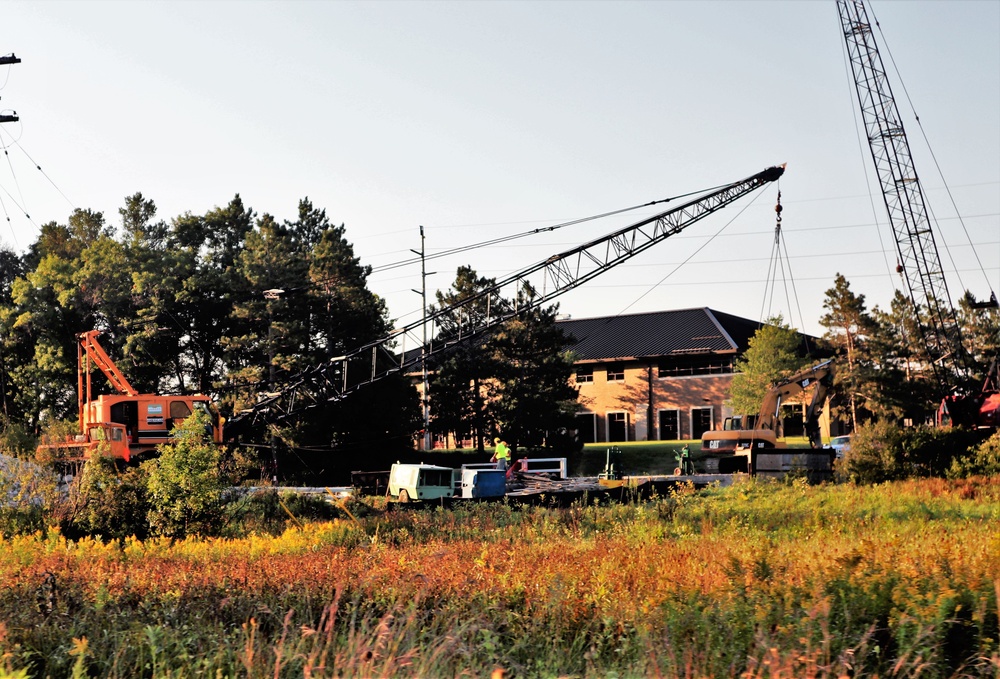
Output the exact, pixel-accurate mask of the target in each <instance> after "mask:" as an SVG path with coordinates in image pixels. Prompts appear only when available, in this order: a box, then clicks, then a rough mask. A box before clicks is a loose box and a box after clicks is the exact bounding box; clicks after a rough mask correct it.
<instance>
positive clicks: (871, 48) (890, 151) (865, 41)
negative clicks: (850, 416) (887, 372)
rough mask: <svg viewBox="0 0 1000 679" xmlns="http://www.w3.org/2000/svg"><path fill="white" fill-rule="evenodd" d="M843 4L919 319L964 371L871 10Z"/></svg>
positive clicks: (937, 355)
mask: <svg viewBox="0 0 1000 679" xmlns="http://www.w3.org/2000/svg"><path fill="white" fill-rule="evenodd" d="M837 6H838V8H839V9H840V19H841V24H842V26H843V29H844V38H845V41H846V45H847V51H848V57H849V61H850V63H851V68H852V71H853V74H854V82H855V87H856V91H857V96H858V102H859V104H860V108H861V113H862V119H863V122H864V126H865V131H866V134H867V137H868V142H869V147H870V149H871V154H872V159H873V160H874V162H875V169H876V174H877V175H878V178H879V183H880V184H881V187H882V196H883V200H884V202H885V206H886V210H887V212H888V217H889V223H890V225H891V227H892V231H893V236H894V239H895V241H896V252H897V255H898V257H899V268H900V270H901V273H902V274H903V280H904V283H905V285H906V288H907V293H908V294H909V297H910V299H911V300H912V302H913V304H914V306H915V310H914V312H915V314H917V315H918V317H919V316H920V315H922V313H926V314H927V315H928V320H927V322H921V323H920V324H919V325H920V327H921V333H922V336H923V337H922V339H923V343H924V345H925V347H926V349H927V352H928V355H929V356H930V358H931V361H932V363H933V365H934V369H935V371H939V370H941V369H942V366H940V364H939V362H940V361H941V360H943V359H946V360H948V361H949V363H951V364H952V365H953V366H954V369H955V370H956V372H958V373H959V374H964V373H965V372H966V369H965V366H964V365H963V357H962V356H961V340H960V338H959V336H958V327H957V324H956V321H955V318H954V312H953V311H952V307H951V297H950V295H949V293H948V286H947V282H946V280H945V276H944V271H943V269H942V266H941V258H940V255H939V253H938V249H937V243H936V242H935V240H934V234H933V232H932V231H931V228H930V220H929V218H928V213H927V205H926V201H925V200H924V195H923V190H922V188H921V186H920V182H919V180H918V178H917V174H916V170H915V168H914V164H913V156H912V154H911V153H910V146H909V142H908V141H907V138H906V133H905V131H904V129H903V124H902V122H901V120H900V116H899V110H898V108H897V107H896V103H895V100H894V99H893V96H892V90H891V88H890V85H889V81H888V77H887V75H886V71H885V67H884V65H883V63H882V58H881V56H880V54H879V51H878V46H877V45H876V44H875V38H874V35H873V34H872V30H871V24H870V22H869V20H868V14H867V10H866V9H865V7H864V3H863V2H861V1H860V0H840V1H839V2H838V3H837ZM953 352H954V353H953ZM956 354H957V355H956Z"/></svg>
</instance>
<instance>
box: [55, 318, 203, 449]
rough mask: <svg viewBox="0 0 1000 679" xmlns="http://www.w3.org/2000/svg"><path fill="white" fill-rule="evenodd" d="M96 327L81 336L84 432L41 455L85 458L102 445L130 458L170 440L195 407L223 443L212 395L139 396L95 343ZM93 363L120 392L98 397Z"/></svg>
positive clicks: (79, 369) (79, 385) (80, 387)
mask: <svg viewBox="0 0 1000 679" xmlns="http://www.w3.org/2000/svg"><path fill="white" fill-rule="evenodd" d="M98 334H100V333H98V332H97V331H96V330H91V331H89V332H85V333H82V334H80V335H78V336H77V339H78V340H79V343H78V346H77V397H78V399H79V409H80V433H79V434H77V435H75V436H72V437H69V438H68V439H67V440H64V441H57V442H48V441H43V443H42V445H40V446H39V447H38V452H39V453H40V454H43V455H44V454H49V455H53V454H54V455H55V456H57V457H60V458H64V459H86V458H88V457H90V455H91V453H92V452H94V451H95V450H97V448H98V447H101V446H104V447H106V448H107V452H108V454H110V455H111V456H112V457H115V458H121V459H123V460H125V461H126V462H128V461H129V460H130V459H131V458H132V456H133V455H139V454H141V453H145V452H148V451H151V450H153V449H154V448H155V447H156V446H157V445H159V444H161V443H165V442H167V441H169V440H170V437H171V435H172V430H173V428H174V427H176V426H177V425H179V424H180V423H181V422H183V421H184V419H185V418H187V417H188V416H189V415H191V413H192V412H194V411H195V410H201V411H204V412H206V413H208V415H209V416H210V418H211V422H212V425H211V426H212V439H213V440H214V441H215V442H216V443H221V442H222V427H221V425H220V424H219V418H218V416H217V415H216V414H215V412H214V410H213V409H212V407H211V400H210V399H209V397H208V396H204V395H202V394H195V395H193V396H162V395H159V394H140V393H139V392H137V391H136V390H135V388H134V387H133V386H132V385H131V384H129V381H128V380H127V379H126V378H125V376H124V375H123V374H122V372H121V371H120V370H119V369H118V366H116V365H115V363H114V361H112V360H111V358H110V357H109V356H108V354H107V352H105V351H104V348H103V347H101V345H100V344H99V343H98V341H97V336H98ZM91 362H93V365H96V366H97V367H98V368H100V369H101V372H103V373H104V375H105V376H106V377H107V378H108V381H109V382H110V383H111V385H112V386H113V387H114V388H115V390H116V391H117V392H118V393H116V394H101V395H98V396H97V397H96V398H95V397H93V395H92V389H91V380H90V377H91V374H90V373H91V369H92V368H91Z"/></svg>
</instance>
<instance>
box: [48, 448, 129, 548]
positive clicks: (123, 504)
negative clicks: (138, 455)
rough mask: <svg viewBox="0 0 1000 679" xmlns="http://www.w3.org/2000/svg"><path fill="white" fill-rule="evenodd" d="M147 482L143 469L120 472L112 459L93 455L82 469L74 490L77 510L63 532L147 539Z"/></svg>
mask: <svg viewBox="0 0 1000 679" xmlns="http://www.w3.org/2000/svg"><path fill="white" fill-rule="evenodd" d="M148 482H149V479H148V473H147V470H146V469H144V468H141V467H126V468H125V469H124V470H123V471H119V469H118V467H117V465H116V463H115V460H114V459H112V458H111V457H109V456H107V455H100V454H98V455H94V456H93V457H91V459H90V460H88V461H87V463H86V464H85V465H84V466H83V470H82V472H81V474H80V478H79V481H78V484H77V487H76V499H77V507H78V509H77V511H76V512H75V514H74V515H73V516H72V517H71V520H70V521H69V525H67V526H65V527H64V533H66V534H67V535H73V534H74V533H76V534H84V535H93V536H98V537H102V538H105V539H121V538H126V537H129V536H135V537H137V538H145V537H147V536H148V535H149V523H148V522H147V514H148V513H149V492H148V487H147V486H148Z"/></svg>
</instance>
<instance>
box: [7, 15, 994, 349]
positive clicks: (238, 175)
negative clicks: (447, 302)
mask: <svg viewBox="0 0 1000 679" xmlns="http://www.w3.org/2000/svg"><path fill="white" fill-rule="evenodd" d="M868 6H869V11H870V13H872V14H874V16H875V18H876V19H877V20H878V22H879V24H880V26H881V31H880V32H878V33H876V40H877V41H878V42H879V46H880V49H881V50H882V57H883V60H885V61H886V62H887V63H888V62H889V59H890V57H891V60H892V63H894V64H895V68H896V69H898V73H899V75H898V76H897V75H896V73H893V75H892V87H893V91H894V94H895V98H896V101H897V104H898V105H899V108H900V110H901V112H902V115H903V121H904V126H905V127H906V130H907V134H908V137H909V140H910V145H911V148H912V153H913V157H914V163H915V166H916V169H917V172H918V174H919V176H920V178H921V182H922V184H923V187H924V190H925V193H926V195H927V198H928V203H929V205H930V208H931V211H932V213H933V215H934V216H935V218H936V222H935V225H934V228H935V239H936V241H937V242H938V246H939V248H940V250H941V255H940V256H941V258H942V261H943V265H944V269H945V271H946V274H947V280H948V285H949V289H950V291H951V294H952V296H953V298H954V299H955V301H957V297H958V296H959V295H960V294H961V292H962V291H963V290H965V289H968V290H971V291H972V292H973V294H974V295H976V296H977V297H978V298H981V299H982V298H987V297H988V296H989V294H990V292H991V290H992V291H997V294H1000V2H998V1H997V0H976V1H972V2H969V1H961V0H950V1H948V2H935V1H930V0H925V1H919V2H913V1H906V0H897V1H893V2H870V3H868ZM0 17H2V21H0V55H2V54H10V53H15V54H16V55H17V56H18V57H19V58H21V59H22V63H20V64H16V65H13V66H0V109H3V110H4V111H5V112H8V113H9V112H10V111H16V113H17V115H18V116H19V117H20V120H19V122H16V123H9V124H5V125H0V145H2V146H3V147H4V149H5V151H6V155H5V156H4V158H3V159H0V202H2V204H3V213H2V214H0V220H2V221H0V247H8V248H10V249H13V250H14V251H16V252H24V251H25V250H26V249H27V248H28V247H29V246H30V245H31V243H33V242H34V241H35V239H36V238H37V236H38V233H39V231H38V227H39V226H40V225H42V224H45V223H47V222H50V221H55V222H59V223H65V222H66V219H67V218H68V216H69V214H70V213H71V212H72V210H73V209H74V208H90V209H93V210H97V211H101V212H103V213H104V215H105V217H106V219H107V220H108V222H109V223H111V224H113V225H119V224H120V218H119V215H118V209H119V208H120V207H121V206H122V205H123V204H124V199H125V197H126V196H129V195H132V194H134V193H136V192H141V193H142V194H143V195H144V196H145V197H146V198H149V199H152V200H153V201H154V202H155V203H156V205H157V208H158V214H157V216H158V218H160V219H163V220H166V221H169V220H171V219H173V218H175V217H177V216H179V215H182V214H184V213H188V212H190V213H193V214H202V213H205V212H207V211H208V210H210V209H212V208H213V207H216V206H224V205H226V204H227V203H228V202H229V201H230V200H231V199H232V198H233V197H234V195H236V194H239V195H240V196H241V197H242V199H243V201H244V203H245V204H246V205H247V206H249V207H251V208H253V209H254V210H255V211H256V212H257V213H258V214H264V213H268V214H271V215H273V216H274V217H276V218H277V219H279V220H285V219H287V220H293V219H295V216H296V211H297V206H298V202H299V200H300V199H301V198H304V197H308V198H309V199H310V200H311V201H312V202H313V204H314V205H315V206H316V207H319V208H323V209H325V210H326V212H327V215H328V216H329V217H330V219H331V221H333V222H334V223H337V224H341V223H342V224H344V225H345V227H346V237H347V239H348V240H349V241H350V242H352V243H353V244H354V248H355V252H356V254H357V255H358V256H360V258H361V260H362V263H364V264H368V265H371V266H373V267H375V269H376V272H375V273H373V274H372V276H371V277H370V279H369V287H370V288H371V289H372V290H373V291H374V292H376V293H377V294H379V295H381V296H382V297H383V298H384V299H385V300H386V303H387V305H388V309H389V313H390V315H391V316H392V318H393V319H394V320H395V322H396V323H397V324H399V325H403V324H406V323H410V322H412V321H414V320H415V319H416V318H418V317H419V314H420V306H421V305H420V296H419V295H418V294H416V293H415V290H419V289H420V287H421V276H420V266H419V264H411V265H408V266H405V267H400V268H394V269H388V270H385V271H379V268H380V267H384V266H386V265H389V264H393V263H395V262H399V261H402V260H405V259H412V258H413V256H414V255H413V251H414V250H419V249H420V247H421V241H420V227H421V226H423V227H424V233H425V236H426V240H425V242H424V246H425V248H426V252H427V253H428V254H435V253H440V252H443V251H448V250H452V249H454V248H458V247H462V246H466V245H474V244H478V243H481V242H483V241H486V240H491V239H494V238H497V237H502V236H507V235H514V234H520V233H524V232H528V231H531V230H534V229H538V228H544V227H547V226H550V225H554V224H559V223H562V222H564V221H568V220H573V219H578V218H581V217H588V216H592V215H596V214H600V213H604V212H608V211H612V210H618V209H621V208H625V207H629V206H635V205H640V204H643V203H647V202H649V201H653V200H660V199H664V198H669V197H674V196H679V195H683V194H688V193H691V192H695V191H701V190H704V189H707V188H710V187H716V186H719V185H722V184H728V183H731V182H734V181H737V180H740V179H743V178H745V177H748V176H750V175H752V174H755V173H756V172H758V171H760V170H762V169H764V168H765V167H768V166H772V165H778V164H781V163H787V171H786V173H785V175H784V176H783V177H782V178H781V180H780V182H778V183H777V185H769V186H768V187H766V188H764V189H761V190H759V191H757V192H755V193H754V194H751V195H750V196H747V197H744V198H742V199H741V200H740V201H739V202H737V203H735V204H734V205H732V206H729V207H727V208H725V209H723V210H721V211H720V212H718V213H716V214H715V215H713V216H712V217H710V218H709V219H706V220H703V221H701V222H698V223H697V224H694V225H692V226H691V227H689V228H688V229H687V230H686V231H685V232H684V233H682V234H680V235H677V236H674V237H672V238H670V239H668V240H666V241H664V242H662V243H660V244H658V245H656V246H655V247H653V248H651V249H650V250H649V251H647V252H645V253H643V254H641V255H639V256H637V257H635V258H633V259H632V260H630V261H629V262H628V263H626V264H624V265H622V266H620V267H617V268H616V269H613V270H611V271H609V272H607V273H605V274H603V275H601V276H600V277H598V278H597V279H595V280H593V281H591V282H589V283H588V284H586V285H585V286H583V287H581V288H579V289H578V290H575V291H572V292H570V293H567V294H566V295H564V296H562V297H561V298H560V300H559V304H560V312H561V313H562V314H566V315H570V316H572V317H574V318H586V317H594V316H607V315H616V314H621V313H639V312H646V311H659V310H668V309H685V308H692V307H706V306H707V307H710V308H712V309H716V310H718V311H723V312H727V313H731V314H736V315H739V316H743V317H746V318H750V319H754V320H759V319H761V318H764V317H767V316H770V315H775V314H782V315H783V317H784V318H785V320H786V321H790V322H791V324H792V325H793V326H795V327H797V328H799V329H800V330H803V331H805V332H808V333H811V334H816V335H819V334H822V332H823V328H822V327H821V326H820V324H819V319H820V317H821V316H822V315H823V313H824V309H823V300H824V293H825V291H826V290H827V289H829V288H831V287H832V286H833V282H834V278H835V276H836V275H837V274H838V273H841V274H843V275H844V276H845V277H846V278H847V280H848V281H849V282H850V284H851V289H852V290H853V291H854V292H856V293H859V294H864V295H865V296H866V300H867V302H868V306H869V308H871V307H873V306H875V305H879V306H881V307H883V308H884V307H886V306H887V305H888V300H889V299H891V296H892V294H893V290H894V289H895V288H896V287H899V286H901V285H902V282H901V280H900V279H899V277H898V275H897V274H896V273H895V271H894V269H895V263H896V256H895V254H894V240H893V236H892V233H891V230H890V229H889V228H888V226H887V216H886V211H885V207H884V205H883V204H882V199H881V194H880V193H879V190H878V188H877V186H875V185H874V184H873V182H874V171H873V165H872V161H871V158H870V155H869V152H868V149H867V145H866V144H865V142H864V140H863V137H862V136H861V134H862V133H860V132H859V122H858V121H859V113H858V108H857V105H856V103H855V102H854V99H853V95H852V90H853V83H852V79H851V76H850V73H849V70H848V66H847V61H846V57H845V48H844V40H843V36H842V32H841V28H840V20H839V17H838V14H837V9H836V5H835V3H834V2H833V1H832V0H830V1H823V2H821V1H818V0H817V1H811V2H806V1H799V2H792V1H788V0H786V1H783V2H763V1H761V2H758V1H754V0H743V1H735V0H730V1H725V2H713V1H706V0H700V1H698V2H681V1H661V2H652V1H649V2H624V1H619V2H596V1H593V2H576V1H572V0H564V1H561V2H523V1H522V2H510V1H495V2H490V1H486V0H480V1H477V2H430V1H419V0H411V1H407V2H393V1H389V0H383V1H378V2H323V1H321V0H314V1H310V2H292V1H282V2H236V1H228V2H213V1H210V0H207V1H206V0H203V1H199V2H193V1H190V2H189V1H184V2H181V1H175V2H122V1H120V2H88V1H74V2H53V1H47V2H46V1H41V2H10V1H5V2H4V3H3V4H2V5H0ZM900 78H901V79H900ZM915 115H916V116H919V124H918V123H917V122H916V120H915V117H914V116H915ZM39 166H40V167H41V170H38V169H37V167H39ZM939 168H940V170H939ZM779 190H780V192H781V202H782V206H783V212H782V254H783V255H785V254H787V259H786V258H784V257H782V261H781V262H780V264H781V266H780V268H778V269H777V270H778V272H779V273H778V274H777V275H775V274H771V275H769V270H772V269H773V260H772V251H773V249H774V241H775V211H774V205H775V201H776V198H777V193H778V191H779ZM650 214H652V210H651V209H649V208H647V209H645V210H637V211H634V212H632V213H629V214H626V215H619V216H617V217H614V218H608V219H603V220H593V221H587V222H584V223H582V224H579V225H577V226H573V227H566V228H562V229H559V230H557V231H552V232H548V233H544V234H539V235H536V236H531V237H525V238H520V239H517V240H514V241H509V242H507V243H505V244H503V245H499V246H493V247H489V248H477V249H474V250H470V251H466V252H463V253H461V254H456V255H449V256H447V257H441V258H439V259H435V260H433V261H432V262H429V263H428V267H427V269H428V272H429V274H430V275H428V276H427V289H428V294H429V296H431V297H432V296H433V292H434V291H435V290H438V289H447V288H448V287H449V286H450V284H451V283H452V282H453V280H454V277H455V271H456V269H457V267H458V266H460V265H471V266H472V267H473V268H474V269H475V270H476V271H477V273H479V274H480V275H483V276H491V277H496V278H503V277H505V276H507V275H508V274H511V273H514V272H516V271H518V270H520V269H523V268H526V267H529V266H531V265H533V264H535V263H536V262H539V261H542V260H544V259H547V258H548V257H549V256H551V255H553V254H556V253H560V252H563V251H565V250H568V249H571V248H573V247H575V246H577V245H579V244H582V243H585V242H587V241H590V240H592V239H594V238H598V237H600V236H602V235H604V234H606V233H610V232H612V231H614V230H617V229H619V228H622V227H624V226H627V225H628V224H630V223H632V222H634V221H638V220H639V219H641V218H643V217H645V216H648V215H650ZM26 215H30V218H29V217H28V216H26ZM768 290H773V291H774V292H772V293H769V292H768Z"/></svg>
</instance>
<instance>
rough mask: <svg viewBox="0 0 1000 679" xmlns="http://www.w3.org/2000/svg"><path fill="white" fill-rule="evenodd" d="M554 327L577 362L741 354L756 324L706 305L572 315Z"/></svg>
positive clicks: (754, 330) (757, 325) (758, 324)
mask: <svg viewBox="0 0 1000 679" xmlns="http://www.w3.org/2000/svg"><path fill="white" fill-rule="evenodd" d="M556 325H558V326H559V327H560V328H562V330H563V332H565V333H566V335H567V336H569V337H570V338H571V342H570V345H569V348H571V349H572V350H573V352H574V353H575V354H576V360H577V361H601V360H614V359H626V358H641V357H654V356H670V355H674V356H676V355H682V354H734V353H742V352H743V351H745V350H746V348H747V343H748V340H749V339H750V337H752V336H753V334H754V333H755V332H756V331H757V328H759V327H760V323H758V322H757V321H751V320H749V319H746V318H741V317H739V316H733V315H732V314H727V313H723V312H721V311H715V310H713V309H709V308H707V307H702V308H700V309H680V310H677V311H654V312H650V313H642V314H630V315H627V316H605V317H601V318H580V319H575V318H571V319H563V320H559V321H556Z"/></svg>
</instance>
